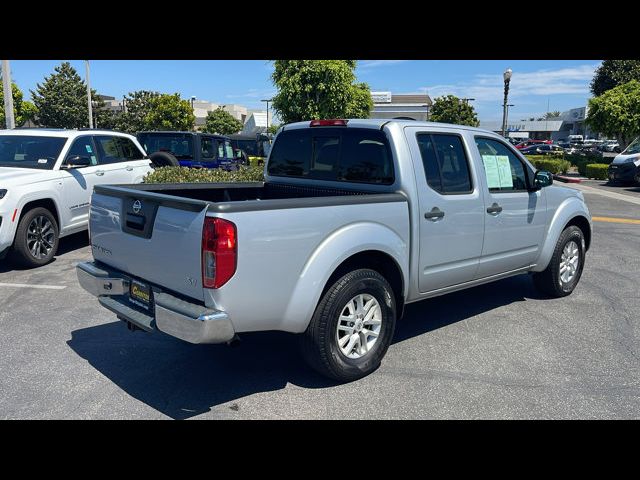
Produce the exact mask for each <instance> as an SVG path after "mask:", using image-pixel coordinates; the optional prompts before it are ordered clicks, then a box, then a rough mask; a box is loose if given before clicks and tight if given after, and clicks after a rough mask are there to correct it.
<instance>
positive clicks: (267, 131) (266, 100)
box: [260, 98, 273, 135]
mask: <svg viewBox="0 0 640 480" xmlns="http://www.w3.org/2000/svg"><path fill="white" fill-rule="evenodd" d="M271 100H273V98H267V99H264V100H260V101H261V102H267V128H266V131H265V133H266V134H267V135H268V134H269V102H270V101H271Z"/></svg>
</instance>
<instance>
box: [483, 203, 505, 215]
mask: <svg viewBox="0 0 640 480" xmlns="http://www.w3.org/2000/svg"><path fill="white" fill-rule="evenodd" d="M501 211H502V207H501V206H500V205H498V204H497V203H495V202H493V205H491V206H490V207H487V213H489V214H491V215H498V214H499V213H500V212H501Z"/></svg>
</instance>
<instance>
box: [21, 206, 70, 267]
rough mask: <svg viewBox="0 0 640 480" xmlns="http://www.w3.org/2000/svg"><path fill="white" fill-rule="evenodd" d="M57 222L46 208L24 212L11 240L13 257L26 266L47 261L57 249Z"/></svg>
mask: <svg viewBox="0 0 640 480" xmlns="http://www.w3.org/2000/svg"><path fill="white" fill-rule="evenodd" d="M58 242H59V238H58V222H56V219H55V217H54V216H53V214H52V213H51V212H50V211H49V210H47V209H46V208H42V207H38V208H34V209H33V210H29V211H28V212H26V213H25V214H24V215H23V216H22V218H20V222H19V223H18V230H17V231H16V237H15V240H14V242H13V252H14V259H15V260H17V261H18V263H20V264H22V265H24V266H26V267H39V266H42V265H45V264H47V263H49V262H50V261H51V260H52V259H53V256H54V255H55V254H56V252H57V251H58Z"/></svg>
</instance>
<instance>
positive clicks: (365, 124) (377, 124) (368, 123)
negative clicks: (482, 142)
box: [283, 118, 495, 135]
mask: <svg viewBox="0 0 640 480" xmlns="http://www.w3.org/2000/svg"><path fill="white" fill-rule="evenodd" d="M345 120H346V121H347V127H357V128H376V129H379V128H381V127H382V126H383V125H386V124H389V123H396V124H399V125H402V126H410V127H447V128H463V129H465V130H473V131H476V132H482V133H491V134H492V135H495V132H492V131H491V130H485V129H482V128H477V127H469V126H467V125H456V124H453V123H440V122H422V121H418V120H400V119H390V118H367V119H363V118H350V119H345ZM309 123H310V120H307V121H305V122H294V123H289V124H286V125H284V127H283V129H284V130H292V129H294V128H308V127H309Z"/></svg>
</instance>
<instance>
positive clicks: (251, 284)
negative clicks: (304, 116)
mask: <svg viewBox="0 0 640 480" xmlns="http://www.w3.org/2000/svg"><path fill="white" fill-rule="evenodd" d="M552 183H553V179H552V176H551V174H550V173H548V172H543V171H537V172H536V170H535V168H534V167H533V166H532V165H531V164H530V163H529V162H528V161H527V160H526V159H525V158H524V157H523V156H522V155H521V154H520V153H519V152H518V151H517V150H516V149H514V148H513V147H512V146H511V145H510V144H509V143H508V142H506V141H505V140H504V139H503V138H502V137H500V136H498V135H496V134H494V133H492V132H488V131H484V130H479V129H476V128H471V127H464V126H459V125H447V124H440V123H423V122H415V121H404V120H315V121H311V122H300V123H294V124H289V125H286V126H284V127H282V128H281V129H280V130H279V132H278V134H277V136H276V138H275V142H274V145H273V148H272V150H271V153H270V155H269V158H268V161H267V164H266V166H265V182H264V183H242V184H220V183H218V184H166V185H153V184H148V185H146V184H142V185H131V186H127V187H122V186H119V187H118V186H102V185H100V186H96V187H95V190H94V194H93V197H92V202H91V213H90V236H91V248H92V251H93V257H94V261H93V262H87V263H81V264H79V265H78V266H77V273H78V278H79V281H80V284H81V285H82V286H83V287H84V289H85V290H87V291H88V292H90V293H92V294H93V295H95V296H97V297H98V301H99V302H100V303H101V304H102V305H103V306H104V307H105V308H107V309H109V310H111V311H112V312H114V313H115V314H116V315H117V317H118V318H120V319H121V320H124V321H125V322H127V324H128V325H129V327H130V328H132V329H136V328H140V329H143V330H146V331H152V330H155V329H157V330H160V331H162V332H165V333H167V334H169V335H172V336H174V337H177V338H180V339H182V340H185V341H187V342H191V343H224V342H230V341H232V340H234V339H235V338H236V336H237V334H239V333H242V332H251V331H259V330H281V331H286V332H293V333H299V334H301V335H300V340H301V347H302V353H303V355H304V357H305V358H306V359H307V361H308V362H309V363H310V364H311V366H312V367H314V368H315V369H316V370H318V371H319V372H320V373H322V374H324V375H326V376H328V377H331V378H333V379H336V380H339V381H350V380H354V379H357V378H360V377H362V376H364V375H367V374H369V373H370V372H372V371H374V370H375V369H376V368H377V367H378V366H379V365H380V362H381V360H382V357H383V356H384V355H385V353H386V351H387V348H388V347H389V345H390V343H391V340H392V337H393V334H394V328H395V324H396V320H397V319H399V318H401V317H402V313H403V309H404V306H405V305H406V304H407V303H411V302H417V301H419V300H423V299H426V298H430V297H434V296H437V295H442V294H446V293H449V292H452V291H455V290H460V289H464V288H469V287H473V286H475V285H479V284H482V283H486V282H491V281H494V280H498V279H502V278H505V277H508V276H511V275H517V274H525V273H530V274H532V276H533V281H534V282H535V284H536V286H537V287H538V288H539V289H541V290H542V291H543V292H545V293H546V294H547V295H550V296H554V297H561V296H565V295H569V294H570V293H571V292H572V291H573V289H574V288H575V287H576V285H577V283H578V281H579V279H580V275H581V273H582V269H583V266H584V260H585V254H586V251H587V250H588V248H589V244H590V241H591V217H590V214H589V211H588V209H587V206H586V205H585V202H584V198H583V196H582V194H581V193H580V192H579V191H577V190H574V189H570V188H564V187H561V186H557V185H552ZM442 301H446V298H445V299H443V300H442Z"/></svg>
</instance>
